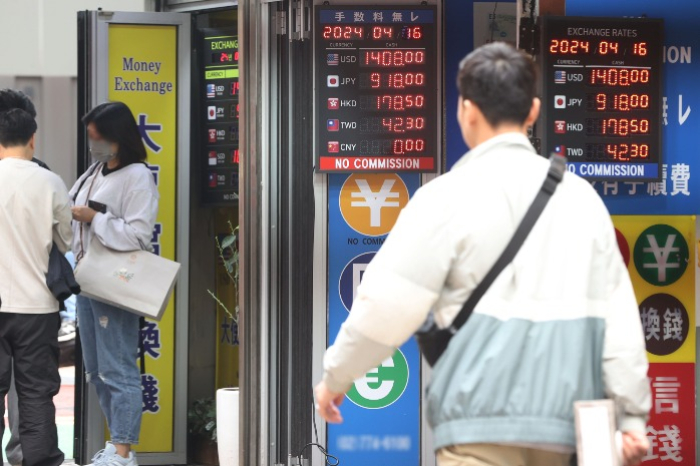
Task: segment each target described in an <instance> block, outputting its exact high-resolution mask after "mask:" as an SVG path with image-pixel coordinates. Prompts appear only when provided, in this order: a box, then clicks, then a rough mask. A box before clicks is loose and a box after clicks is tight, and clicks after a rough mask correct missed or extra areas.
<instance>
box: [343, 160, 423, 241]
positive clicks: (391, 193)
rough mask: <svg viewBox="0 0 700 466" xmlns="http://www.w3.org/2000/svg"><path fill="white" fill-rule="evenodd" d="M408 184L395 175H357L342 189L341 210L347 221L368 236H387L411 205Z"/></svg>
mask: <svg viewBox="0 0 700 466" xmlns="http://www.w3.org/2000/svg"><path fill="white" fill-rule="evenodd" d="M408 199H409V194H408V188H406V184H405V183H404V182H403V180H402V179H401V177H399V176H398V175H395V174H381V175H372V174H354V175H350V177H349V178H348V179H347V180H346V181H345V184H343V187H342V188H341V190H340V212H341V214H342V215H343V218H344V219H345V222H347V224H348V225H349V226H350V228H352V229H353V230H355V231H356V232H358V233H360V234H362V235H365V236H384V235H387V234H389V232H390V231H391V229H392V228H393V227H394V224H395V223H396V220H397V219H398V218H399V213H401V210H402V209H403V208H404V207H406V204H408Z"/></svg>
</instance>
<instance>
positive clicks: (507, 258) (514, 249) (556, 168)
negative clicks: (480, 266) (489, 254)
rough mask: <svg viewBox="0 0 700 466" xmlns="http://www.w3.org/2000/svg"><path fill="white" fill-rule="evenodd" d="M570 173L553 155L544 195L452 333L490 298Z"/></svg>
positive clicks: (454, 323)
mask: <svg viewBox="0 0 700 466" xmlns="http://www.w3.org/2000/svg"><path fill="white" fill-rule="evenodd" d="M565 171H566V158H565V157H562V156H560V155H556V154H552V156H551V158H550V165H549V172H547V178H545V180H544V183H543V184H542V187H541V188H540V191H539V192H538V193H537V196H536V197H535V200H534V201H533V202H532V205H530V208H529V209H528V211H527V213H526V214H525V217H523V219H522V221H521V222H520V225H519V226H518V229H517V230H515V234H514V235H513V237H512V238H511V240H510V242H509V243H508V246H506V249H505V250H504V251H503V253H502V254H501V256H500V257H499V258H498V260H497V261H496V263H495V264H494V265H493V267H491V270H489V272H488V273H487V274H486V276H485V277H484V279H483V280H482V281H481V283H479V285H478V286H477V287H476V289H475V290H474V292H473V293H472V294H471V296H469V299H468V300H467V302H466V303H464V306H463V307H462V309H461V310H460V311H459V314H457V317H455V319H454V320H453V321H452V324H451V325H450V327H449V329H450V330H451V331H452V333H457V332H458V331H459V329H460V328H462V326H463V325H464V324H465V323H466V322H467V319H469V316H470V315H471V314H472V312H474V309H475V308H476V306H477V304H479V301H481V298H483V296H484V295H485V294H486V292H487V291H488V289H489V288H490V287H491V285H493V282H495V281H496V278H498V276H499V275H500V274H501V272H503V270H504V269H505V268H506V267H507V266H508V264H510V263H511V262H512V261H513V259H515V256H516V255H517V254H518V251H520V248H521V247H522V245H523V243H525V240H526V239H527V237H528V235H529V234H530V232H531V231H532V228H533V227H534V226H535V223H537V220H538V219H539V218H540V215H542V212H543V211H544V208H545V207H547V203H549V200H550V199H551V198H552V195H553V194H554V191H556V189H557V186H558V185H559V183H560V182H561V180H562V179H563V178H564V172H565Z"/></svg>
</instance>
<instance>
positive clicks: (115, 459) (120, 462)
mask: <svg viewBox="0 0 700 466" xmlns="http://www.w3.org/2000/svg"><path fill="white" fill-rule="evenodd" d="M100 466H139V463H138V462H137V461H136V455H135V454H134V452H133V451H132V452H129V457H128V458H123V457H121V456H119V455H117V453H116V452H115V453H114V454H112V455H110V456H107V455H105V456H103V457H102V460H101V462H100Z"/></svg>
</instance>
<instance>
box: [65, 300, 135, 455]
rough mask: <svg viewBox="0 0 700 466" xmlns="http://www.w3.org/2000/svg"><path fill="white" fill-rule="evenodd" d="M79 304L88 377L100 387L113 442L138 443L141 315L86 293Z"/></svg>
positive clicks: (80, 326)
mask: <svg viewBox="0 0 700 466" xmlns="http://www.w3.org/2000/svg"><path fill="white" fill-rule="evenodd" d="M77 305H78V326H79V329H80V330H79V331H80V342H81V344H82V346H83V361H84V362H85V372H86V373H87V380H88V382H90V383H92V384H93V385H95V388H96V389H97V397H98V398H99V401H100V406H101V407H102V412H103V413H104V415H105V417H106V418H107V425H108V427H109V431H110V434H111V436H112V443H118V444H127V445H137V444H138V441H139V433H140V430H141V413H142V409H143V394H142V392H141V373H140V371H139V368H138V365H137V363H136V361H137V358H138V347H139V337H140V328H139V323H140V322H139V320H140V318H139V316H137V315H136V314H132V313H131V312H127V311H124V310H121V309H119V308H116V307H113V306H110V305H109V304H105V303H102V302H100V301H95V300H93V299H90V298H85V297H83V296H78V297H77Z"/></svg>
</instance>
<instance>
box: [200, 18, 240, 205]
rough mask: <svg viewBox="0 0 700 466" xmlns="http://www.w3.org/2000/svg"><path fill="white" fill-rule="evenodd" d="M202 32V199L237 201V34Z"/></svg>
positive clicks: (215, 202) (211, 202)
mask: <svg viewBox="0 0 700 466" xmlns="http://www.w3.org/2000/svg"><path fill="white" fill-rule="evenodd" d="M202 33H203V35H204V36H203V37H202V42H201V49H202V50H203V51H204V52H203V53H202V54H201V58H200V62H201V65H202V69H201V73H202V75H201V77H202V83H203V84H202V89H201V91H200V92H201V94H200V95H201V102H202V103H203V105H202V108H201V111H202V114H201V115H200V118H201V120H200V121H201V122H202V124H201V129H200V131H201V135H200V138H201V139H200V140H201V141H202V144H201V148H200V154H199V156H200V165H201V167H202V174H203V177H204V179H203V180H202V182H201V185H202V203H203V204H204V205H211V206H226V205H236V204H237V202H238V179H239V178H238V172H239V170H238V167H239V164H240V152H239V149H238V142H239V141H238V139H239V110H240V104H239V95H240V84H239V80H238V77H239V70H238V59H239V51H238V37H237V36H236V35H235V30H231V29H224V30H221V29H204V30H202ZM205 112H206V114H205Z"/></svg>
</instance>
